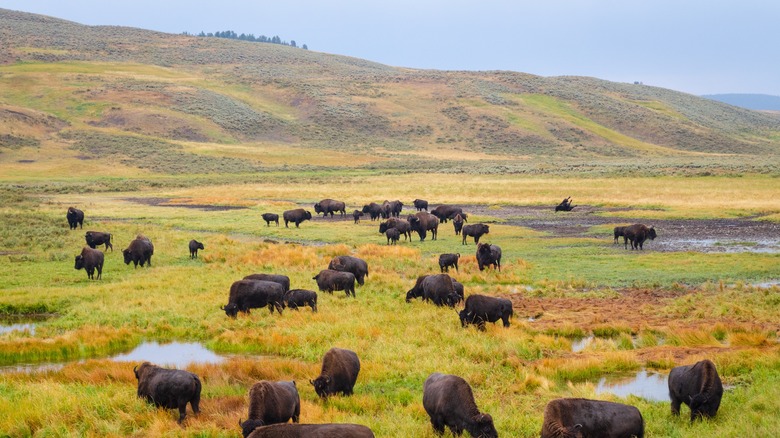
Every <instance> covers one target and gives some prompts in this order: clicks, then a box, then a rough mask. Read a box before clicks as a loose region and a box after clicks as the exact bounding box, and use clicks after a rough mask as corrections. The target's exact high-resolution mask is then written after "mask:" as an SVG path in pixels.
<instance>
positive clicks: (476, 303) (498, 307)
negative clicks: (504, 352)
mask: <svg viewBox="0 0 780 438" xmlns="http://www.w3.org/2000/svg"><path fill="white" fill-rule="evenodd" d="M513 314H514V311H513V310H512V302H511V301H509V300H508V299H506V298H496V297H489V296H486V295H470V296H469V297H468V298H466V307H465V308H464V309H463V310H461V311H460V313H458V315H459V316H460V325H461V326H462V327H466V326H467V325H469V324H474V325H476V326H477V327H478V328H479V329H480V330H485V323H486V322H492V323H495V322H496V321H498V320H499V319H500V320H501V321H502V322H503V323H504V327H509V319H510V318H512V315H513Z"/></svg>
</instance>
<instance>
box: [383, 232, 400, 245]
mask: <svg viewBox="0 0 780 438" xmlns="http://www.w3.org/2000/svg"><path fill="white" fill-rule="evenodd" d="M385 236H386V237H387V244H388V245H390V244H392V245H397V244H398V240H399V239H400V238H401V233H400V232H398V230H397V229H395V228H390V229H389V230H387V231H386V232H385Z"/></svg>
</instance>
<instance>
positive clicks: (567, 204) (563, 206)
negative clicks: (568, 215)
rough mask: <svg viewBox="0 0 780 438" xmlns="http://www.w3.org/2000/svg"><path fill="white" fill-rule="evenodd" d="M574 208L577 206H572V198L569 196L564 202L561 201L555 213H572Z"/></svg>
mask: <svg viewBox="0 0 780 438" xmlns="http://www.w3.org/2000/svg"><path fill="white" fill-rule="evenodd" d="M574 207H576V205H571V196H569V197H568V198H564V200H563V201H561V203H560V204H558V205H556V206H555V212H556V213H557V212H559V211H572V209H574Z"/></svg>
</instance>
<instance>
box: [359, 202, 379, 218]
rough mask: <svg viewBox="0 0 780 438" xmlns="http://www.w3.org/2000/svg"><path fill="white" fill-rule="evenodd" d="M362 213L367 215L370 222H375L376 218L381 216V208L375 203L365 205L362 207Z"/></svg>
mask: <svg viewBox="0 0 780 438" xmlns="http://www.w3.org/2000/svg"><path fill="white" fill-rule="evenodd" d="M363 213H368V216H369V217H370V218H371V220H372V221H375V220H377V218H379V217H380V216H382V206H381V205H379V204H377V203H376V202H372V203H370V204H366V205H364V206H363Z"/></svg>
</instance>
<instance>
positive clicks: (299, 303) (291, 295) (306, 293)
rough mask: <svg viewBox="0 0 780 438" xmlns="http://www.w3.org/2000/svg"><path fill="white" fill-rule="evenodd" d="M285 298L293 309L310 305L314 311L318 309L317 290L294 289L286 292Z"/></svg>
mask: <svg viewBox="0 0 780 438" xmlns="http://www.w3.org/2000/svg"><path fill="white" fill-rule="evenodd" d="M283 300H284V304H285V305H286V306H287V307H289V308H291V309H293V310H298V308H299V307H305V306H309V307H311V310H312V311H314V312H316V311H317V292H314V291H313V290H308V289H292V290H289V291H287V292H285V293H284V298H283Z"/></svg>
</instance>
